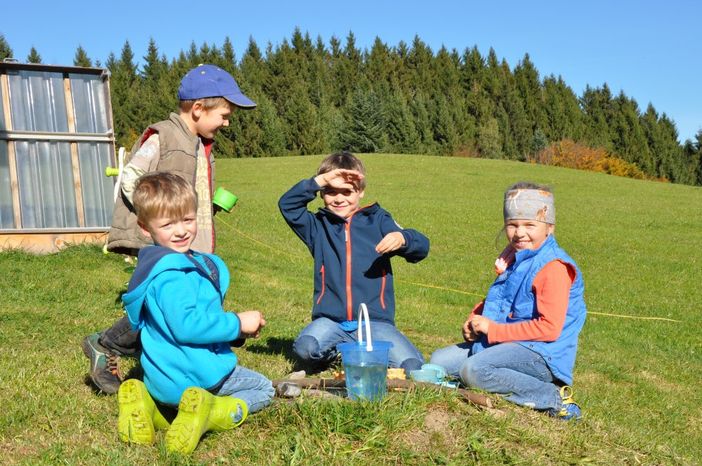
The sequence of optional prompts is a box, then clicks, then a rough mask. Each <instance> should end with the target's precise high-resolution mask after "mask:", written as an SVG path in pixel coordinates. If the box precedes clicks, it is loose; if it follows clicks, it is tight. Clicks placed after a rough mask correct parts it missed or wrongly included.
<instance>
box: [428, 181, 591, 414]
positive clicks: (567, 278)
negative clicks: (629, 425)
mask: <svg viewBox="0 0 702 466" xmlns="http://www.w3.org/2000/svg"><path fill="white" fill-rule="evenodd" d="M503 212H504V222H505V223H504V230H505V233H506V235H507V239H508V241H509V245H508V246H507V248H506V249H505V251H504V252H503V253H502V254H501V255H500V257H499V258H498V259H497V262H496V263H495V268H496V271H497V273H498V277H497V279H496V280H495V282H494V283H493V284H492V286H490V289H489V290H488V293H487V297H486V298H485V300H484V301H482V302H480V303H479V304H478V305H477V306H476V307H475V308H474V309H473V311H472V312H471V314H470V316H469V317H468V319H467V320H466V322H465V323H464V324H463V337H464V339H465V342H464V343H460V344H456V345H453V346H449V347H446V348H443V349H440V350H437V351H436V352H434V354H432V357H431V362H432V363H434V364H440V365H442V366H444V367H445V368H446V370H447V372H448V373H449V374H451V375H453V376H457V377H460V379H461V381H462V382H463V384H465V385H467V386H469V387H475V388H479V389H482V390H486V391H488V392H492V393H498V394H500V395H503V396H504V397H505V399H507V400H508V401H511V402H512V403H516V404H518V405H522V406H527V407H530V408H533V409H537V410H541V411H545V412H547V413H549V414H550V415H552V416H555V417H558V418H561V419H566V420H568V419H579V418H580V417H581V411H580V407H579V406H578V405H577V404H576V403H575V401H574V400H573V398H572V390H571V388H570V385H571V384H572V382H573V366H574V364H575V354H576V351H577V347H578V334H579V333H580V330H581V329H582V327H583V324H584V323H585V314H586V309H585V301H584V300H583V279H582V274H581V273H580V269H578V267H577V265H576V264H575V261H574V260H573V259H571V258H570V256H568V254H566V252H565V251H564V250H563V249H561V248H560V247H559V246H558V243H557V242H556V238H555V237H554V229H555V223H556V211H555V207H554V200H553V194H552V193H551V190H550V189H549V188H548V187H545V186H541V185H537V184H533V183H517V184H515V185H513V186H511V187H510V188H509V189H508V190H507V191H506V192H505V196H504V209H503Z"/></svg>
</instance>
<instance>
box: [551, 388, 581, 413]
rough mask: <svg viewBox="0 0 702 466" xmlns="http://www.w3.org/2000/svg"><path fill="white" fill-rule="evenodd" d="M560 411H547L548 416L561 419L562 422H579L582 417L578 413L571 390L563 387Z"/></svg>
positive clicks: (578, 407)
mask: <svg viewBox="0 0 702 466" xmlns="http://www.w3.org/2000/svg"><path fill="white" fill-rule="evenodd" d="M560 393H561V400H562V401H561V403H562V406H561V409H553V410H551V411H549V414H550V415H551V416H553V417H555V418H558V419H561V420H563V421H570V420H575V421H579V420H580V419H581V418H582V417H583V415H582V412H581V411H580V406H578V404H577V403H576V402H575V400H574V399H573V388H572V387H570V386H568V385H564V386H563V387H561V391H560Z"/></svg>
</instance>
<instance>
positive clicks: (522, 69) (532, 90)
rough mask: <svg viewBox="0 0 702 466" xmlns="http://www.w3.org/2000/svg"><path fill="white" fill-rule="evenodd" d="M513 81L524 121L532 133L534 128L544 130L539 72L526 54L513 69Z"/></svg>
mask: <svg viewBox="0 0 702 466" xmlns="http://www.w3.org/2000/svg"><path fill="white" fill-rule="evenodd" d="M514 80H515V85H516V88H517V93H518V95H519V97H520V98H521V100H522V108H523V109H524V113H525V115H526V119H527V121H529V123H530V129H531V132H532V133H533V132H534V131H535V130H536V128H546V127H547V118H546V112H545V110H544V99H543V88H542V86H541V80H540V79H539V72H538V71H537V69H536V67H535V66H534V64H533V63H532V61H531V59H530V58H529V54H528V53H527V54H525V55H524V58H523V59H522V61H520V62H519V63H518V64H517V66H516V67H515V68H514Z"/></svg>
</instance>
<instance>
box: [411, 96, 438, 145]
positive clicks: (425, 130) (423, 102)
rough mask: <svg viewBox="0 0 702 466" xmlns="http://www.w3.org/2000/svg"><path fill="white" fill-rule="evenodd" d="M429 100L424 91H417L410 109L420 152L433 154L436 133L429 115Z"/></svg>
mask: <svg viewBox="0 0 702 466" xmlns="http://www.w3.org/2000/svg"><path fill="white" fill-rule="evenodd" d="M428 107H429V102H428V99H427V97H426V96H425V95H424V93H423V92H416V93H415V94H414V95H413V96H412V99H411V100H410V111H411V112H412V116H413V119H414V127H415V130H416V132H417V135H418V136H419V147H418V149H419V150H418V152H419V153H420V154H431V153H433V152H434V150H435V147H434V133H433V131H432V125H431V119H430V117H429V110H428Z"/></svg>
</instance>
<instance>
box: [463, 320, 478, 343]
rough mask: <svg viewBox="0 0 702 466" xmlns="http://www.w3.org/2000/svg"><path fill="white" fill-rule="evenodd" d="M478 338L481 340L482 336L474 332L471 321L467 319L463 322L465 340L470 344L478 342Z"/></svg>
mask: <svg viewBox="0 0 702 466" xmlns="http://www.w3.org/2000/svg"><path fill="white" fill-rule="evenodd" d="M478 338H480V335H478V334H477V333H476V332H474V331H473V328H472V327H471V326H470V319H467V320H466V321H465V322H463V339H464V340H465V341H467V342H469V343H470V342H473V341H476V340H478Z"/></svg>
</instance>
